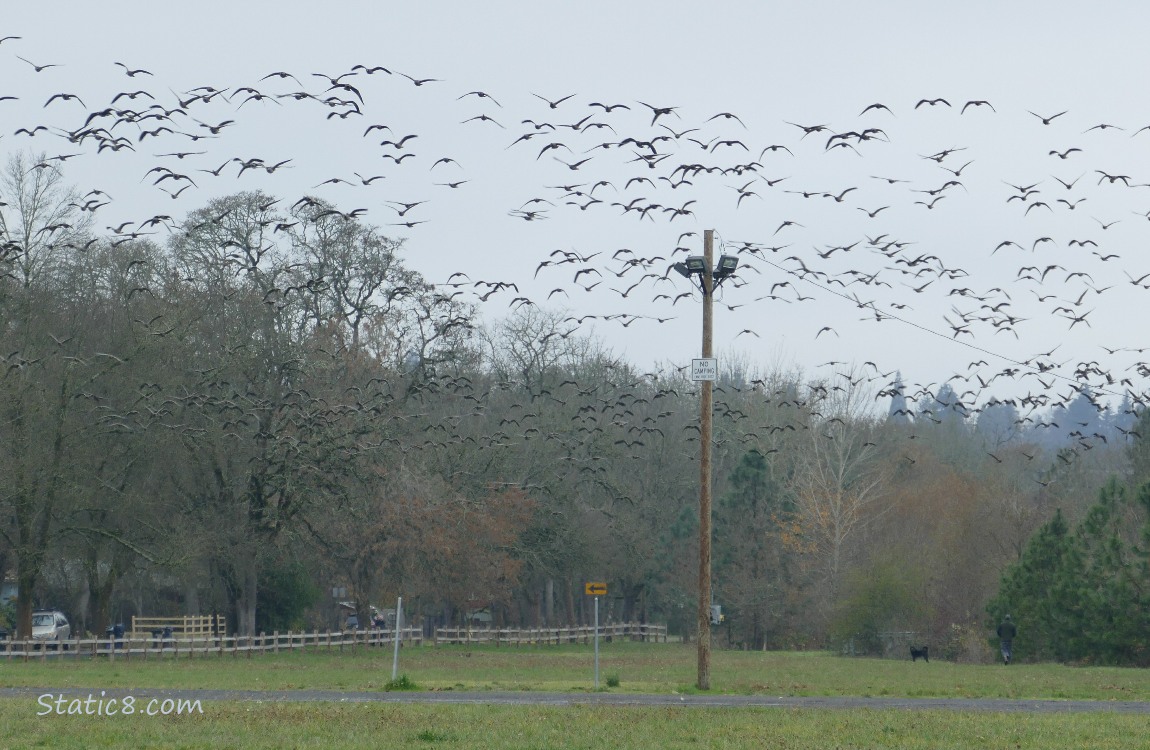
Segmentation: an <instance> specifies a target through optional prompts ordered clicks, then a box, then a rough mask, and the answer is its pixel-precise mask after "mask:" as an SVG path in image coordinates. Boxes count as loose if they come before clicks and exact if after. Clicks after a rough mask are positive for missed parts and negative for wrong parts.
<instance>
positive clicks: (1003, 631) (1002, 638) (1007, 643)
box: [998, 615, 1018, 664]
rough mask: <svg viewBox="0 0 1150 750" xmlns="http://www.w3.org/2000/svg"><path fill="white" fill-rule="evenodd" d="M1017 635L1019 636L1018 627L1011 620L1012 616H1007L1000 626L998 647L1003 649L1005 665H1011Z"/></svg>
mask: <svg viewBox="0 0 1150 750" xmlns="http://www.w3.org/2000/svg"><path fill="white" fill-rule="evenodd" d="M1016 635H1018V627H1017V626H1015V624H1014V622H1013V621H1012V620H1011V619H1010V615H1006V616H1005V617H1003V618H1002V623H1001V624H999V626H998V645H999V647H1000V648H1001V649H1002V663H1003V664H1010V658H1011V657H1012V656H1013V655H1014V651H1013V648H1012V646H1013V642H1014V636H1016Z"/></svg>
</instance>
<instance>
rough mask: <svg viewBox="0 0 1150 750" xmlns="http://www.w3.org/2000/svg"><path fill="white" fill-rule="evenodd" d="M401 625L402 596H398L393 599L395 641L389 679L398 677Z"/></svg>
mask: <svg viewBox="0 0 1150 750" xmlns="http://www.w3.org/2000/svg"><path fill="white" fill-rule="evenodd" d="M401 627H403V597H402V596H401V597H399V598H398V599H396V601H395V634H394V636H393V637H392V640H394V641H395V646H394V652H393V654H392V657H391V679H392V680H395V679H398V677H399V629H400V628H401Z"/></svg>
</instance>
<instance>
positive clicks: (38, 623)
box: [32, 610, 72, 650]
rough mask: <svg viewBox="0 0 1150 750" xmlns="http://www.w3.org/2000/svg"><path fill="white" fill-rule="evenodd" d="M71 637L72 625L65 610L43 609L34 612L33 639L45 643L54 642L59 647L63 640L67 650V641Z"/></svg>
mask: <svg viewBox="0 0 1150 750" xmlns="http://www.w3.org/2000/svg"><path fill="white" fill-rule="evenodd" d="M71 637H72V626H71V625H69V624H68V618H67V617H65V616H64V613H63V612H59V611H56V610H43V611H40V612H33V613H32V640H34V641H38V642H41V643H45V644H47V643H48V642H54V643H55V644H56V646H57V647H59V645H60V643H61V642H63V643H64V649H65V650H67V648H68V644H67V641H68V640H69V639H70V638H71Z"/></svg>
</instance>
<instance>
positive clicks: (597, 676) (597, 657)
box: [595, 597, 599, 690]
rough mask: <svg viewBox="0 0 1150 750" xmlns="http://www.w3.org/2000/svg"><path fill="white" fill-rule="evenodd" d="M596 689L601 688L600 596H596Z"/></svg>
mask: <svg viewBox="0 0 1150 750" xmlns="http://www.w3.org/2000/svg"><path fill="white" fill-rule="evenodd" d="M595 689H596V690H598V689H599V597H595Z"/></svg>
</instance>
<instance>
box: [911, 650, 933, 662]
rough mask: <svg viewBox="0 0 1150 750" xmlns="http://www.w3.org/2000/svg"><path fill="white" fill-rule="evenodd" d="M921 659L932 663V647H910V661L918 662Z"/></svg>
mask: <svg viewBox="0 0 1150 750" xmlns="http://www.w3.org/2000/svg"><path fill="white" fill-rule="evenodd" d="M919 659H922V660H923V661H925V662H927V663H930V646H923V647H922V648H915V647H914V646H911V647H910V660H911V661H918V660H919Z"/></svg>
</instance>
